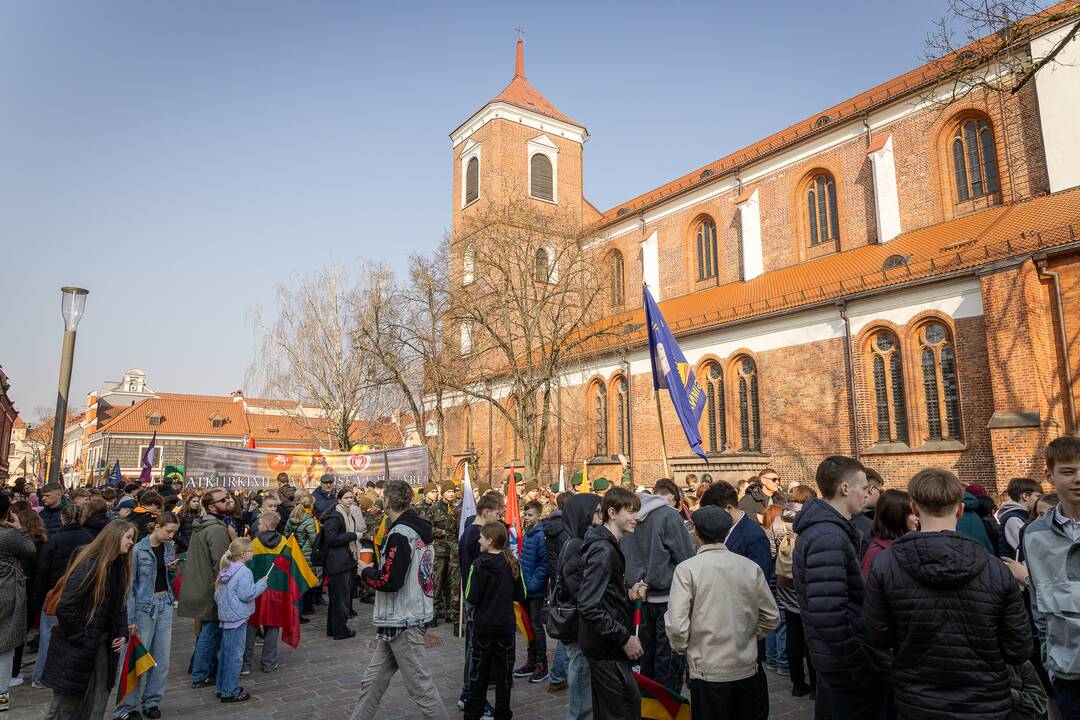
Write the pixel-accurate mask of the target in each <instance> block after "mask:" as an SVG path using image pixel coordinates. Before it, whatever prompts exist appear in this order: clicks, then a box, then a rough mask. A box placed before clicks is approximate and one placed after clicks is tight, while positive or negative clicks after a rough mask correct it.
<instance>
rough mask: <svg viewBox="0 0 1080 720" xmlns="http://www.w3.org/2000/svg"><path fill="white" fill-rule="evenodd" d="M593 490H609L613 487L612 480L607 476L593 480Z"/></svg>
mask: <svg viewBox="0 0 1080 720" xmlns="http://www.w3.org/2000/svg"><path fill="white" fill-rule="evenodd" d="M592 486H593V490H607V489H608V488H609V487H611V481H610V480H608V479H607V478H603V477H602V478H596V479H595V480H593V484H592Z"/></svg>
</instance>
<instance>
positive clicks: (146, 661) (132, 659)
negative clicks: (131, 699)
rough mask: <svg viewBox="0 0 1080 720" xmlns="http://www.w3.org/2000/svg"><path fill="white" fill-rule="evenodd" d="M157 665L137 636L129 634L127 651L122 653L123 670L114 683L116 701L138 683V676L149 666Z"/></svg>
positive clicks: (122, 697)
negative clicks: (117, 680)
mask: <svg viewBox="0 0 1080 720" xmlns="http://www.w3.org/2000/svg"><path fill="white" fill-rule="evenodd" d="M155 665H157V661H156V660H154V656H153V655H151V654H150V651H148V650H147V649H146V648H145V647H144V646H143V644H142V642H140V641H139V636H138V635H136V634H135V633H132V634H131V638H130V639H129V640H128V643H127V652H125V653H124V666H123V672H122V673H121V674H120V678H119V682H118V683H117V684H116V702H118V703H119V702H120V701H121V700H123V699H124V698H125V697H127V694H128V693H130V692H131V691H132V690H134V689H135V687H136V686H137V685H138V684H139V676H140V675H142V674H143V673H144V672H146V671H147V670H149V669H150V668H152V667H154V666H155Z"/></svg>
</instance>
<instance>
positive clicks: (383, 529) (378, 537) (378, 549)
mask: <svg viewBox="0 0 1080 720" xmlns="http://www.w3.org/2000/svg"><path fill="white" fill-rule="evenodd" d="M389 530H390V518H389V517H387V516H386V515H383V516H382V518H381V519H380V520H379V527H377V528H375V534H374V535H373V536H372V538H371V542H372V544H373V545H374V546H375V564H376V565H378V564H379V557H380V556H381V555H382V546H383V540H385V539H386V533H387V531H389Z"/></svg>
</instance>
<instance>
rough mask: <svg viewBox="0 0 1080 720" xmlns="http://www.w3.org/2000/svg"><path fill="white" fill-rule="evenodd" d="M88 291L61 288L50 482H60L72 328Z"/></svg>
mask: <svg viewBox="0 0 1080 720" xmlns="http://www.w3.org/2000/svg"><path fill="white" fill-rule="evenodd" d="M89 294H90V291H89V290H84V289H83V288H77V287H64V288H60V297H61V302H60V312H61V314H62V315H63V316H64V349H63V350H62V351H61V353H60V384H59V386H58V388H57V391H56V416H55V417H54V418H53V438H52V459H51V462H50V463H49V482H50V483H59V482H60V463H61V460H62V459H61V457H60V456H61V454H62V453H63V452H64V430H65V429H66V428H67V411H68V391H69V390H70V389H71V365H72V362H73V361H74V360H75V331H76V330H78V329H79V321H80V320H82V316H83V313H84V312H85V311H86V296H87V295H89Z"/></svg>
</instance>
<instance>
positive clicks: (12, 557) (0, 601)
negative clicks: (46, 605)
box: [0, 527, 36, 653]
mask: <svg viewBox="0 0 1080 720" xmlns="http://www.w3.org/2000/svg"><path fill="white" fill-rule="evenodd" d="M35 551H36V548H35V547H34V541H33V540H31V539H30V536H29V535H27V534H26V531H25V530H16V529H14V528H9V527H0V653H3V652H7V651H8V650H14V649H15V648H17V647H18V646H19V645H22V644H23V641H24V640H26V576H24V575H23V571H22V562H20V561H21V560H22V559H23V558H30V557H34V552H35Z"/></svg>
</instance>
